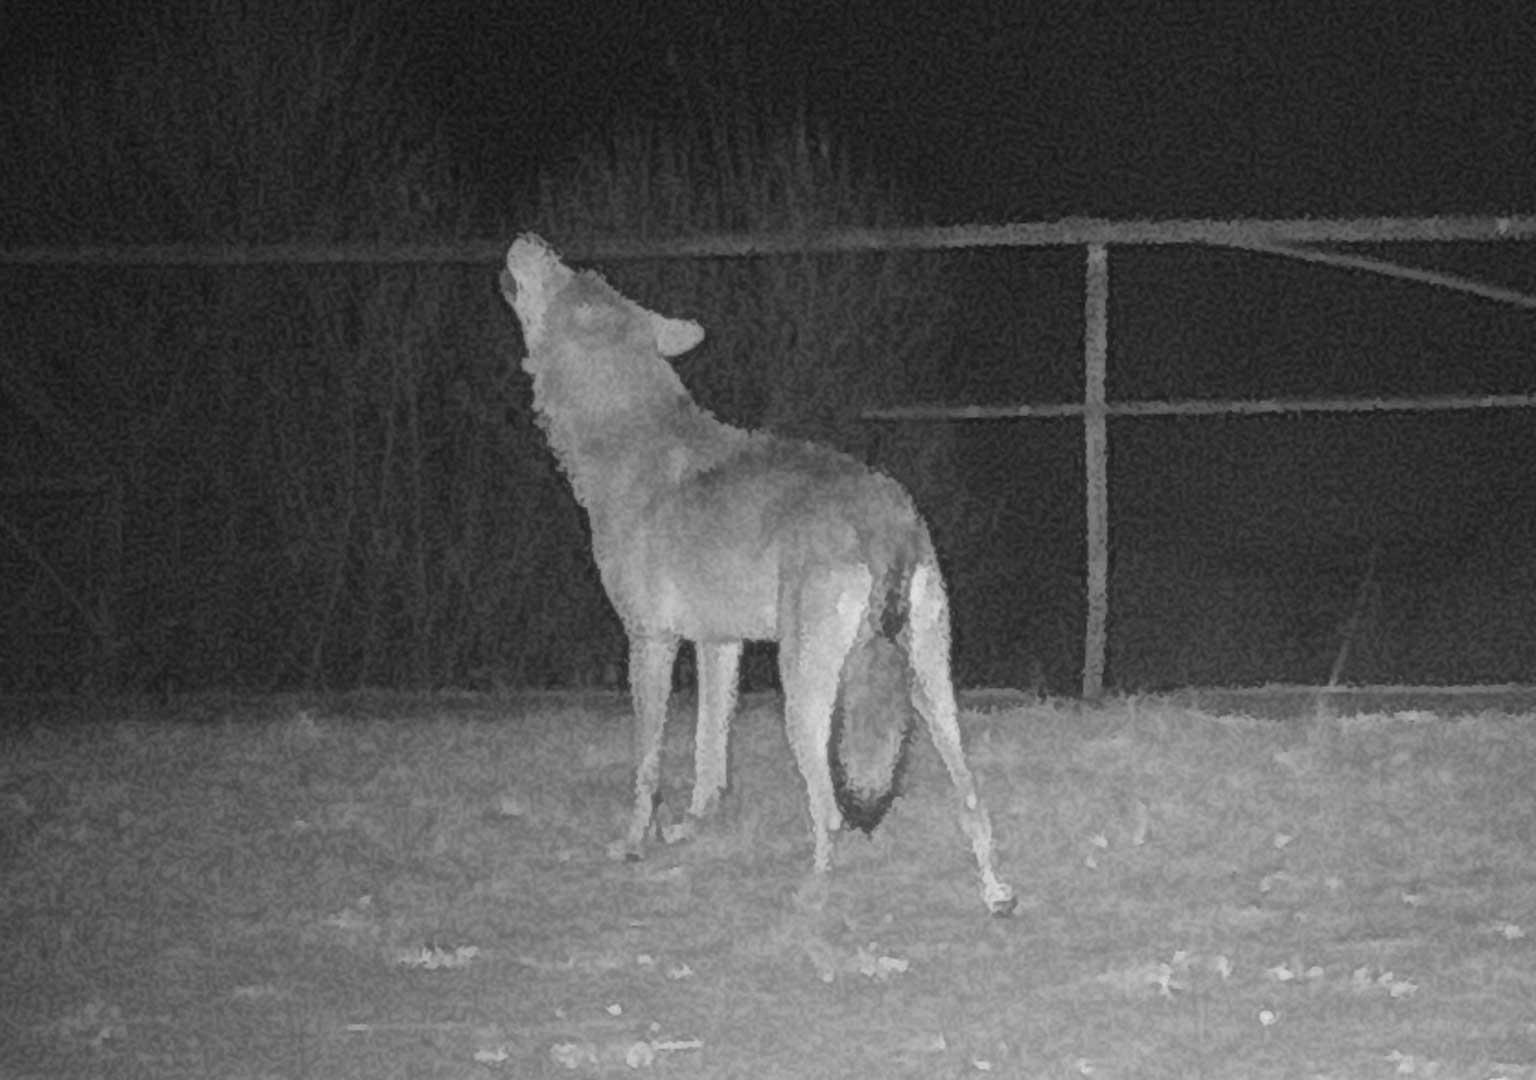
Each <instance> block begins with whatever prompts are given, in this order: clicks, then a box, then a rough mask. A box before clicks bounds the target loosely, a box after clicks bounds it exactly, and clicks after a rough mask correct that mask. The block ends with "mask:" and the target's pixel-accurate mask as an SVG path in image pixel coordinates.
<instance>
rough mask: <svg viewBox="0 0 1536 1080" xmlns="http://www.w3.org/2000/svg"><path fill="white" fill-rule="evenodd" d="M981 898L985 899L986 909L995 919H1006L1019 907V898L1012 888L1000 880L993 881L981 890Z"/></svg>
mask: <svg viewBox="0 0 1536 1080" xmlns="http://www.w3.org/2000/svg"><path fill="white" fill-rule="evenodd" d="M981 898H982V899H983V900H985V901H986V904H987V910H988V911H989V912H991V913H992V917H993V918H995V919H1006V918H1008V916H1010V915H1012V914H1013V913H1014V912H1015V911H1017V910H1018V907H1019V898H1018V897H1017V896H1015V895H1013V890H1012V889H1011V888H1009V887H1008V886H1007V885H1004V884H1003V883H1002V882H1000V881H999V882H993V883H992V884H991V885H989V886H988V887H987V888H985V889H983V890H982V897H981Z"/></svg>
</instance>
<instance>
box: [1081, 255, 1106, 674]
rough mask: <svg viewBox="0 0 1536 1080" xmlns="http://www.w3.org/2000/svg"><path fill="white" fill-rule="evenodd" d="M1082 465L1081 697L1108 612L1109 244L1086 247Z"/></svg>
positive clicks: (1100, 652)
mask: <svg viewBox="0 0 1536 1080" xmlns="http://www.w3.org/2000/svg"><path fill="white" fill-rule="evenodd" d="M1083 315H1084V326H1083V360H1084V367H1085V378H1084V387H1083V432H1084V447H1083V467H1084V472H1085V474H1086V477H1087V487H1088V494H1087V512H1088V625H1087V629H1086V631H1085V632H1084V637H1083V699H1084V700H1086V701H1096V700H1098V699H1099V698H1100V697H1101V696H1102V695H1103V693H1104V654H1105V628H1106V626H1107V624H1108V616H1109V464H1108V458H1109V431H1108V425H1107V420H1108V417H1107V414H1106V410H1105V400H1104V384H1105V369H1106V368H1107V366H1108V357H1109V248H1108V247H1107V246H1105V245H1104V244H1089V245H1088V281H1087V298H1086V300H1085V302H1084V305H1083Z"/></svg>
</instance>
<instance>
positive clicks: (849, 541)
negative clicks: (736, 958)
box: [501, 234, 1015, 914]
mask: <svg viewBox="0 0 1536 1080" xmlns="http://www.w3.org/2000/svg"><path fill="white" fill-rule="evenodd" d="M501 288H502V293H503V295H504V296H505V297H506V300H507V302H508V303H509V304H510V305H511V306H512V309H513V311H515V312H516V313H517V318H518V321H519V322H520V323H521V324H522V331H523V341H524V344H525V345H526V347H527V350H528V355H527V358H526V359H525V360H524V361H523V370H524V371H525V372H527V373H528V374H529V375H530V376H532V378H533V400H534V407H535V409H536V410H537V412H538V415H539V421H540V424H541V426H542V427H543V428H544V430H545V433H546V434H547V435H548V437H549V442H550V446H551V447H552V448H553V450H554V453H555V456H556V457H557V458H558V459H559V461H560V463H561V465H562V466H563V467H564V469H565V471H566V473H567V474H568V475H569V477H570V480H571V485H572V487H573V488H574V489H575V493H576V499H577V501H578V502H579V503H581V505H582V506H583V507H584V508H585V509H586V511H587V514H588V516H589V518H590V519H591V526H592V544H593V547H594V549H595V555H596V558H597V566H598V570H599V572H600V573H601V576H602V581H603V587H604V588H605V589H606V590H607V593H608V598H609V600H610V601H612V603H613V606H614V608H615V609H616V610H617V612H618V615H619V618H620V620H621V621H622V622H623V624H624V628H625V630H626V632H627V633H628V636H629V679H630V689H631V693H632V694H633V698H634V707H635V713H636V729H635V742H634V746H635V762H636V776H635V807H634V813H633V816H632V817H631V819H630V823H629V829H628V832H627V833H626V835H625V841H624V843H625V852H626V854H628V855H629V856H630V857H632V858H638V857H639V855H640V851H641V848H642V846H643V844H644V841H645V837H646V834H647V833H648V832H649V831H650V827H651V821H652V816H653V813H654V810H655V805H656V791H657V785H658V782H659V779H660V778H659V772H660V757H661V737H662V728H663V726H664V724H665V722H666V715H667V698H668V696H669V694H670V691H671V687H672V666H673V660H674V659H675V658H676V655H677V648H678V644H679V642H680V641H681V640H682V639H683V638H687V639H689V640H690V641H692V642H693V643H694V648H695V650H696V652H697V661H698V675H699V718H698V729H697V735H696V747H695V754H696V759H695V760H696V767H695V770H694V788H693V798H692V801H691V802H690V804H689V819H690V821H695V820H697V819H699V818H702V817H704V816H707V815H708V814H710V813H711V812H713V811H714V810H715V809H716V807H717V805H718V802H719V799H720V795H721V793H722V792H723V791H724V790H725V786H726V732H727V728H728V725H729V724H730V718H731V712H732V710H733V709H734V708H735V705H736V692H737V669H738V666H739V663H740V660H741V647H742V642H743V641H777V642H778V643H779V672H780V678H781V681H782V683H783V689H784V721H785V724H786V726H787V727H788V730H789V742H790V745H791V747H792V748H793V750H794V755H795V760H796V762H797V764H798V765H799V767H800V773H801V775H802V776H803V777H804V778H805V786H806V790H807V793H808V794H809V796H810V810H811V826H812V830H813V834H814V840H815V869H816V871H817V874H816V876H815V878H814V879H813V880H815V881H824V877H823V876H822V875H823V874H824V872H825V871H826V870H827V869H828V868H829V867H830V865H831V857H832V838H831V834H832V833H833V832H835V831H836V830H837V829H839V828H841V827H842V826H843V824H844V823H847V824H851V825H853V826H855V827H857V828H861V829H864V830H865V831H868V830H871V829H873V828H874V827H875V826H876V825H877V824H878V823H879V821H880V819H881V817H882V815H883V814H884V813H885V811H886V808H887V807H888V806H889V805H890V801H891V798H892V797H893V794H894V792H895V790H896V788H895V785H896V781H897V779H898V774H899V772H900V769H901V764H902V760H903V758H904V756H905V753H906V748H907V743H908V741H909V736H910V732H911V729H912V718H913V711H914V709H915V710H916V712H917V713H919V714H921V715H922V717H923V718H924V719H925V720H926V721H927V724H928V731H929V734H930V735H931V736H932V738H933V742H934V745H935V746H936V747H937V748H938V751H939V755H940V757H942V758H943V760H944V764H945V766H946V767H947V768H948V770H949V775H950V778H951V779H952V780H953V781H954V785H955V788H956V790H957V791H958V793H959V796H960V802H961V813H960V823H961V826H962V828H963V829H964V831H965V834H966V836H967V838H968V839H969V840H970V844H971V849H972V851H973V852H974V854H975V857H976V865H977V868H978V870H979V872H980V877H981V892H982V898H983V900H984V901H985V902H986V904H987V906H988V907H989V908H990V909H991V910H992V911H993V912H994V913H996V914H1008V913H1010V912H1011V911H1012V910H1013V907H1014V903H1015V900H1014V895H1013V890H1012V889H1010V888H1009V887H1008V886H1007V885H1006V884H1004V883H1003V882H1002V881H1000V880H999V879H998V877H997V875H996V873H995V872H994V871H993V868H992V826H991V823H990V820H989V818H988V816H987V812H986V809H985V808H984V807H983V806H982V803H981V798H980V796H979V795H978V794H977V792H976V782H975V780H974V779H973V778H972V776H971V771H970V768H969V767H968V766H967V765H966V762H965V756H964V753H963V752H962V750H961V745H960V730H959V727H958V725H957V723H956V705H955V693H954V688H953V686H952V684H951V682H950V676H949V601H948V599H947V597H946V595H945V590H944V582H943V579H942V578H941V577H940V575H939V567H938V563H937V561H936V560H935V558H934V552H933V544H932V541H931V540H930V539H929V536H928V529H927V527H926V526H925V525H924V523H923V521H922V519H921V518H920V517H919V516H918V514H917V511H916V510H915V509H914V508H913V505H912V501H911V499H910V498H909V497H908V496H907V493H906V492H905V491H903V490H902V488H901V486H900V485H899V484H897V483H896V482H895V481H894V480H891V479H890V478H889V477H886V476H883V475H881V474H880V473H877V472H873V471H871V470H870V469H868V468H866V467H864V466H863V465H861V464H860V463H859V462H857V461H855V460H853V459H852V458H850V457H847V456H846V455H843V454H840V453H837V452H835V451H833V450H830V449H828V448H826V447H822V446H816V445H813V444H809V443H804V442H797V441H791V440H788V439H782V438H777V437H774V436H772V435H768V434H765V433H761V432H749V431H744V430H742V429H740V428H734V427H730V426H729V425H727V424H724V423H721V422H720V421H719V420H717V419H716V418H715V417H714V416H712V415H711V414H710V413H708V412H706V411H705V410H704V409H702V408H700V407H699V406H698V405H696V404H695V403H694V401H693V399H692V398H691V397H690V396H689V395H688V391H687V390H686V389H684V387H683V384H682V381H681V380H680V379H679V378H678V376H677V372H676V371H675V370H674V369H673V367H672V365H671V364H670V363H668V362H667V359H666V358H667V357H672V356H678V355H680V354H681V353H684V352H687V351H688V350H689V349H692V348H693V347H694V346H696V345H697V344H698V343H699V342H700V341H701V340H703V337H704V330H703V328H702V327H700V326H699V324H698V323H695V322H691V321H687V320H683V319H669V318H666V317H665V316H662V315H658V314H656V313H655V312H653V311H648V310H647V309H645V308H643V307H641V306H640V305H639V304H636V303H634V302H633V301H631V300H628V299H626V298H625V297H624V296H621V295H620V294H619V293H618V292H617V291H615V290H614V289H613V288H612V287H611V286H609V285H608V283H607V282H606V281H604V280H603V278H602V277H600V276H599V275H598V274H596V273H594V272H591V271H588V272H584V273H577V272H576V271H573V270H571V269H570V268H569V267H567V266H566V265H565V264H564V263H562V262H561V261H560V258H559V256H557V255H556V254H555V253H554V252H553V251H551V250H550V249H549V247H548V246H546V245H545V243H544V242H543V241H542V240H540V239H539V238H538V237H537V236H533V235H531V234H529V235H525V236H522V237H520V238H518V240H517V241H516V242H515V243H513V245H512V247H511V250H510V251H508V253H507V266H506V270H505V272H503V273H502V275H501Z"/></svg>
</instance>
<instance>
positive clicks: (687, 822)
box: [661, 815, 699, 844]
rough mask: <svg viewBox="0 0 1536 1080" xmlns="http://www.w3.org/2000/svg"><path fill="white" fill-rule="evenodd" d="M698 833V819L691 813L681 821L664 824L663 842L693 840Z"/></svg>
mask: <svg viewBox="0 0 1536 1080" xmlns="http://www.w3.org/2000/svg"><path fill="white" fill-rule="evenodd" d="M698 834H699V822H698V819H697V818H695V817H693V816H692V815H689V816H688V817H685V818H683V820H681V821H678V822H675V823H673V824H670V825H664V826H662V829H661V842H662V843H664V844H683V843H687V842H688V841H689V840H692V839H693V838H694V837H695V836H697V835H698Z"/></svg>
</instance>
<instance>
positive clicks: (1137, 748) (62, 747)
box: [0, 695, 1536, 1080]
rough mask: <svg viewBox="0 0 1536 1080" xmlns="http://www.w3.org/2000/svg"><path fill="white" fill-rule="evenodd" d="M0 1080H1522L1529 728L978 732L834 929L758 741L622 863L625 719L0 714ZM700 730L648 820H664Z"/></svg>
mask: <svg viewBox="0 0 1536 1080" xmlns="http://www.w3.org/2000/svg"><path fill="white" fill-rule="evenodd" d="M6 708H7V710H8V712H9V714H10V715H9V716H7V717H6V720H5V726H4V728H3V731H4V734H3V736H0V738H3V746H0V904H3V909H0V915H3V918H0V949H3V961H0V1077H4V1078H7V1080H11V1078H29V1077H38V1078H43V1077H47V1078H50V1080H57V1078H61V1077H73V1076H81V1077H94V1076H101V1077H128V1078H136V1077H144V1078H150V1077H156V1078H158V1077H182V1076H187V1077H200V1078H215V1077H216V1078H223V1077H242V1078H253V1080H254V1078H299V1077H325V1078H332V1077H334V1078H345V1077H369V1078H372V1077H412V1078H420V1077H512V1076H516V1077H527V1076H570V1075H573V1074H574V1075H601V1074H618V1073H630V1072H632V1071H640V1072H645V1073H649V1074H652V1075H656V1076H688V1077H694V1076H697V1077H716V1076H750V1077H779V1076H783V1077H820V1076H827V1077H893V1076H921V1077H960V1076H982V1075H993V1076H1010V1077H1011V1076H1021V1077H1078V1076H1095V1077H1194V1076H1209V1077H1270V1076H1274V1077H1397V1076H1434V1077H1441V1078H1449V1077H1455V1078H1460V1077H1477V1078H1493V1077H1511V1078H1515V1077H1536V728H1533V726H1532V724H1531V722H1530V720H1531V717H1530V716H1528V715H1503V714H1497V713H1481V714H1479V715H1473V716H1464V717H1455V716H1449V715H1440V716H1438V717H1437V716H1433V715H1430V714H1428V713H1422V712H1415V713H1404V714H1398V715H1374V716H1361V717H1346V718H1343V719H1329V720H1326V721H1314V720H1295V721H1288V722H1279V721H1266V720H1254V719H1244V718H1241V717H1234V716H1216V715H1209V714H1204V713H1200V712H1195V711H1191V710H1189V709H1186V708H1181V707H1178V706H1176V705H1172V704H1169V703H1166V702H1158V701H1156V700H1152V699H1139V700H1131V701H1124V702H1116V703H1109V704H1106V705H1104V706H1102V707H1099V708H1093V709H1082V710H1078V709H1076V708H1075V707H1070V706H1065V705H1052V704H1041V705H1034V706H1030V707H1025V708H1017V707H1015V708H991V709H987V710H986V711H970V712H967V714H966V715H965V717H964V722H965V729H966V736H967V742H968V745H969V748H970V754H971V759H972V763H973V765H974V766H975V767H976V769H977V772H978V773H979V775H980V778H981V783H982V785H983V791H984V793H985V795H986V797H987V799H988V801H989V803H990V805H991V808H992V812H993V817H994V823H995V826H996V829H997V835H998V843H999V855H1000V869H1001V871H1002V872H1003V874H1004V876H1005V877H1007V878H1008V879H1009V880H1010V881H1011V882H1012V884H1013V885H1014V886H1015V887H1016V888H1017V889H1018V891H1019V894H1020V898H1021V903H1020V911H1019V913H1018V914H1017V915H1016V916H1015V917H1014V918H1013V919H1011V920H1004V919H993V918H989V917H988V916H987V915H986V914H985V912H984V910H983V908H982V905H981V902H980V899H979V896H978V893H977V889H976V885H975V882H974V880H973V872H972V863H971V859H970V856H969V852H968V851H967V850H966V848H965V846H964V844H963V842H962V840H961V837H960V833H959V829H958V826H957V824H956V822H955V818H954V814H953V805H952V794H951V791H950V788H949V784H948V780H947V778H946V777H945V776H944V774H943V770H942V767H941V766H940V765H939V763H938V761H937V757H936V755H935V754H934V753H933V750H932V748H931V746H930V745H929V744H928V743H927V741H926V737H924V738H922V739H920V740H919V741H918V742H916V743H914V747H915V749H916V751H917V754H916V759H915V765H914V768H913V770H912V772H911V774H910V777H909V782H908V786H907V794H906V796H905V797H903V798H902V799H900V800H898V802H897V804H896V807H895V809H894V810H893V812H892V813H891V815H890V817H889V818H888V819H887V821H886V823H885V824H884V825H883V826H882V827H881V829H880V830H879V831H878V832H877V833H876V834H875V836H874V837H873V838H872V839H866V838H864V837H863V836H861V835H853V836H843V837H840V838H839V841H838V849H837V862H836V867H835V869H834V871H833V875H832V882H831V889H830V896H829V898H828V900H827V902H826V904H825V906H824V907H823V908H821V909H820V910H819V911H807V910H803V909H801V908H800V907H798V906H797V905H796V904H795V903H794V900H793V897H794V894H795V891H796V889H797V887H798V886H799V885H800V884H801V882H802V880H803V877H804V874H805V871H806V869H807V868H808V866H809V863H810V836H809V824H808V816H807V813H806V810H805V807H804V794H803V788H802V786H801V783H800V780H799V777H798V775H797V774H796V773H795V771H794V767H793V763H792V761H791V758H790V753H789V749H788V746H787V744H786V742H785V739H784V735H783V731H782V728H781V726H780V724H779V720H778V710H777V702H776V701H775V700H774V699H772V698H754V699H751V700H749V701H747V702H746V703H745V704H744V706H743V711H742V715H741V717H740V718H739V720H738V723H737V727H736V731H735V738H734V740H733V745H732V784H733V792H732V796H731V798H730V799H729V800H728V803H727V806H726V813H725V815H724V817H723V819H722V820H721V821H719V822H718V824H716V825H714V826H712V827H711V828H710V829H708V830H706V831H705V832H704V833H703V835H701V836H700V837H699V838H698V839H696V840H695V841H693V842H691V843H688V844H684V845H678V846H674V847H668V848H661V849H657V850H654V851H653V852H652V854H651V857H650V858H649V859H648V860H647V861H645V862H641V863H638V864H630V863H623V862H615V861H611V860H610V859H609V858H608V855H607V849H608V846H609V844H610V843H611V842H612V841H613V840H615V839H616V838H617V837H618V835H619V832H620V829H621V826H622V821H623V818H624V813H625V810H626V809H627V805H628V800H629V792H630V778H629V761H628V759H629V750H628V747H629V724H628V710H627V706H626V705H625V703H624V702H623V701H622V700H620V699H618V698H616V697H611V696H593V697H588V698H584V699H578V698H574V697H568V698H558V697H545V698H537V699H535V698H527V699H517V700H496V699H492V698H486V697H453V698H450V697H432V698H426V697H403V696H383V695H361V696H354V697H348V698H342V699H334V700H323V699H318V698H316V699H307V700H299V699H268V700H263V701H249V700H247V701H233V700H223V701H219V700H213V699H189V700H185V701H179V702H176V703H173V704H172V705H170V706H168V707H163V708H158V709H151V708H150V707H148V706H142V705H141V706H129V705H124V706H117V707H113V706H105V705H99V704H98V705H93V706H85V705H76V706H58V705H54V706H50V707H47V708H44V707H42V706H31V707H26V706H22V705H20V704H17V703H11V704H10V705H8V706H7V707H6ZM691 727H692V725H691V722H690V720H689V719H688V718H687V717H686V716H685V715H679V716H678V717H677V718H676V719H675V720H674V725H673V728H672V730H671V732H670V737H669V740H668V748H667V757H666V765H665V769H664V784H665V787H664V790H665V791H666V793H667V796H668V801H669V803H670V804H671V805H674V806H680V805H683V804H684V803H685V800H686V794H687V790H688V789H687V781H688V779H689V775H688V774H689V753H690V748H691V735H692V732H691Z"/></svg>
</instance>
